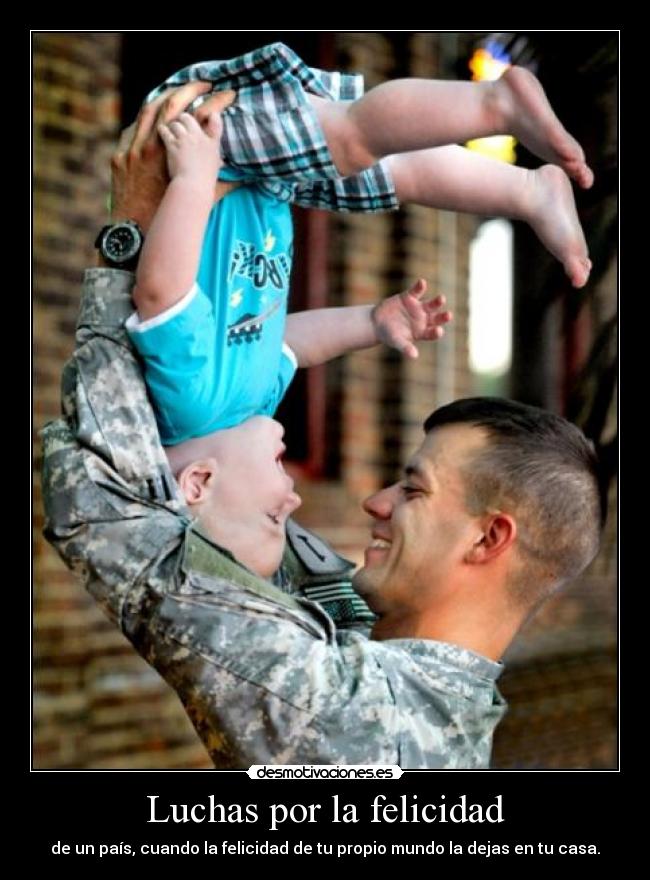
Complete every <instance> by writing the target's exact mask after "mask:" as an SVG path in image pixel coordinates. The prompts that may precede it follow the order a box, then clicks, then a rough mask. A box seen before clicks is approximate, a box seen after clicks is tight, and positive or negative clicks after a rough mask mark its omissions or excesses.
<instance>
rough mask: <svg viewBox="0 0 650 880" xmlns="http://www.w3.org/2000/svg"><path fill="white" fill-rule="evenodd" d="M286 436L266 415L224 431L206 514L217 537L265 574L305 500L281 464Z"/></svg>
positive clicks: (275, 564) (272, 569)
mask: <svg viewBox="0 0 650 880" xmlns="http://www.w3.org/2000/svg"><path fill="white" fill-rule="evenodd" d="M283 436H284V428H283V427H282V425H281V424H280V423H279V422H276V421H274V420H273V419H270V418H268V417H266V416H254V417H253V418H251V419H249V420H248V421H246V422H244V423H243V424H241V425H237V426H236V427H235V428H228V429H226V430H224V431H220V432H219V434H218V438H217V441H216V444H217V445H216V447H215V457H216V460H217V467H218V470H217V475H216V480H215V486H214V491H213V492H212V495H211V499H210V502H209V504H208V505H207V507H206V509H205V510H204V511H203V513H202V515H201V519H202V521H203V522H204V523H205V525H207V526H208V528H209V531H210V534H211V535H212V536H213V537H214V538H215V540H217V542H218V543H220V544H221V545H222V546H223V547H226V548H228V549H229V550H230V551H231V552H232V553H233V554H234V555H235V557H236V558H237V559H238V560H239V561H240V562H242V563H243V564H244V565H246V566H247V567H248V568H250V569H251V570H253V571H255V572H256V574H259V575H261V576H262V577H269V576H270V575H272V574H273V573H274V572H275V571H276V570H277V568H278V566H279V564H280V562H281V560H282V554H283V552H284V546H285V540H286V538H285V524H286V520H287V517H288V516H290V514H291V513H292V512H293V511H294V510H296V508H297V507H299V506H300V503H301V501H300V498H299V496H298V495H297V494H296V493H295V492H294V491H293V480H292V478H291V477H290V476H289V475H288V474H287V473H286V471H285V470H284V467H283V465H282V456H283V455H284V451H285V445H284V443H283V441H282V438H283Z"/></svg>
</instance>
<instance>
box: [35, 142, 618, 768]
mask: <svg viewBox="0 0 650 880" xmlns="http://www.w3.org/2000/svg"><path fill="white" fill-rule="evenodd" d="M146 153H147V151H146V150H145V151H144V153H143V154H140V153H139V152H136V151H134V152H131V153H129V154H128V159H127V160H123V159H119V158H118V159H117V160H116V161H115V162H114V174H115V177H116V181H115V183H116V187H115V190H116V196H117V198H116V200H115V204H114V210H115V212H116V214H117V215H119V216H122V217H127V216H129V217H132V216H134V215H135V214H136V213H137V212H141V219H142V214H145V213H146V212H147V211H149V209H150V208H149V207H147V205H146V204H144V203H146V202H147V200H148V199H149V198H150V197H151V194H152V193H153V192H154V191H155V190H156V186H157V184H156V173H157V172H156V171H155V162H154V163H153V164H148V162H147V160H146V159H143V158H142V155H144V154H146ZM152 169H153V170H152ZM132 286H133V276H132V275H131V274H130V273H127V272H123V271H115V270H110V269H103V268H99V269H92V270H89V271H87V272H86V276H85V282H84V292H83V298H82V304H81V313H80V317H79V324H78V330H77V348H76V351H75V353H74V355H73V358H72V359H71V361H70V362H69V363H68V364H67V366H66V368H65V371H64V376H63V417H62V418H61V419H59V420H57V421H55V422H53V423H51V424H50V425H48V426H47V427H46V428H45V430H44V443H45V454H44V473H43V480H44V495H45V501H46V515H47V527H46V535H47V537H48V539H49V540H50V541H51V542H52V543H53V544H54V545H55V546H56V547H57V549H58V551H59V552H60V554H61V556H62V557H63V559H64V560H65V561H66V563H67V564H68V565H69V566H70V567H71V568H73V569H74V570H76V571H78V572H79V573H80V574H81V575H82V576H83V577H84V580H85V582H86V586H87V588H88V589H89V590H90V592H91V593H92V595H93V596H94V597H95V598H96V599H97V600H98V601H99V602H100V603H101V604H102V606H103V607H104V608H105V610H106V611H107V612H108V614H109V615H110V616H111V617H112V619H113V620H114V621H115V622H116V623H117V624H118V625H119V626H120V627H121V629H122V631H123V632H124V634H125V635H126V636H127V638H129V640H130V641H131V642H132V643H133V645H134V646H135V648H136V649H137V650H138V651H139V652H140V653H141V654H142V656H143V657H144V658H145V659H146V660H147V661H148V662H149V663H151V665H152V666H154V668H156V669H157V670H158V671H159V672H160V674H161V675H162V676H163V677H164V678H165V679H166V680H167V681H168V682H169V684H170V685H171V686H172V687H173V688H174V689H175V690H176V692H177V693H178V695H179V697H180V698H181V700H182V701H183V704H184V706H185V708H186V710H187V712H188V715H189V717H190V718H191V720H192V722H193V723H194V725H195V728H196V730H197V732H198V734H199V736H200V737H201V739H202V741H203V743H204V744H205V746H206V748H207V750H208V751H209V753H210V755H211V757H212V760H213V762H214V765H215V767H218V768H243V767H248V766H249V765H251V764H253V763H314V764H330V763H332V764H334V763H384V764H399V765H400V766H402V767H405V768H410V769H418V768H465V769H468V768H481V767H487V766H488V764H489V757H490V749H491V742H492V735H493V731H494V728H495V726H496V724H497V723H498V721H499V719H500V718H501V717H502V715H503V713H504V711H505V704H504V701H503V699H502V698H501V696H500V695H499V692H498V690H497V687H496V679H497V678H498V676H499V674H500V672H501V669H502V666H501V663H500V657H501V656H502V654H503V652H504V651H505V649H506V648H507V646H508V644H509V643H510V641H511V640H512V638H513V637H514V636H515V634H516V632H517V631H518V629H519V627H520V626H521V624H522V623H523V622H524V620H526V619H527V617H528V616H529V615H530V614H531V612H532V611H533V610H534V608H536V607H537V605H538V604H539V603H540V602H541V601H542V600H543V599H544V598H545V597H546V596H548V595H549V594H550V593H551V592H553V591H554V590H555V589H556V588H557V587H559V586H560V585H561V584H563V583H564V582H566V581H567V580H568V579H570V578H572V577H575V576H576V575H577V574H578V573H579V572H580V571H581V570H582V569H583V568H584V567H585V566H586V565H587V564H588V563H589V561H590V560H591V559H592V558H593V556H594V555H595V553H596V552H597V548H598V543H599V534H600V529H601V525H602V519H603V512H604V505H603V502H602V498H601V497H600V495H599V489H598V481H597V477H596V460H595V456H594V453H593V449H592V447H591V445H590V444H589V442H588V441H587V440H586V439H585V438H584V436H583V435H582V434H581V432H580V431H578V429H576V428H575V427H574V426H572V425H570V424H569V423H568V422H566V421H564V420H563V419H560V418H558V417H556V416H553V415H551V414H549V413H545V412H543V411H541V410H537V409H534V408H531V407H526V406H523V405H521V404H516V403H512V402H508V401H496V400H488V399H475V400H470V401H459V402H456V403H455V404H451V405H450V406H448V407H443V408H442V409H440V410H438V411H436V412H435V413H434V414H432V416H430V418H429V419H428V420H427V422H426V423H425V431H426V434H425V438H424V441H423V443H422V445H421V447H420V449H419V450H418V451H417V452H416V453H415V455H414V456H413V457H412V458H411V459H410V461H409V463H408V465H407V467H406V469H405V471H404V477H403V479H402V480H400V481H399V482H398V483H396V484H395V485H393V486H391V487H389V488H387V489H384V490H383V491H381V492H379V493H377V494H376V495H374V496H373V497H372V498H370V499H368V501H366V503H365V508H366V510H367V511H368V512H369V513H370V514H371V515H372V516H373V517H374V519H375V525H374V527H373V542H372V544H371V545H370V547H369V548H368V549H367V551H366V559H365V565H364V567H363V568H362V569H361V570H360V572H358V574H357V575H356V577H355V584H356V586H357V587H358V589H359V591H360V592H361V593H362V594H363V595H364V596H365V598H366V599H367V601H368V604H369V606H370V607H371V609H372V610H373V611H374V612H375V613H376V614H377V616H378V618H377V620H376V621H375V622H374V625H373V628H372V638H368V633H367V627H366V631H363V626H362V625H363V623H364V615H363V607H362V606H361V605H359V606H358V607H359V608H360V609H361V610H362V613H361V614H358V615H355V613H352V614H350V613H348V611H349V609H347V607H346V601H347V600H346V599H345V598H343V599H342V600H341V601H340V602H339V603H338V606H337V600H336V598H335V599H334V602H333V606H332V607H333V608H334V610H335V613H336V612H337V611H338V612H341V608H343V609H344V611H342V612H341V613H340V614H339V616H340V617H345V616H347V618H348V622H351V623H353V624H355V625H353V626H347V627H345V626H338V625H337V624H336V623H335V622H334V621H333V619H332V617H331V616H329V615H328V614H327V613H325V611H324V610H323V609H322V607H321V606H320V605H318V604H316V603H315V602H313V601H310V600H309V599H308V598H303V597H304V596H305V595H309V590H311V591H312V593H311V595H312V597H313V598H319V597H320V596H321V595H325V598H326V599H327V595H328V593H329V594H330V595H331V594H333V593H334V594H335V593H336V590H337V586H336V585H337V584H338V583H342V584H343V587H342V589H343V592H345V590H346V589H348V588H349V584H348V577H349V569H350V566H349V564H348V563H346V561H345V560H343V559H341V557H338V556H337V555H336V554H334V553H333V552H332V551H331V550H330V549H329V548H327V547H326V545H324V544H323V542H321V541H319V539H318V538H316V536H313V535H310V534H309V533H307V532H305V531H304V530H301V529H300V528H299V527H297V526H296V525H295V524H294V523H292V522H291V520H289V521H288V524H287V536H288V541H287V543H286V546H285V539H284V530H283V529H282V528H281V527H280V526H281V523H282V521H283V519H284V517H286V516H287V515H288V513H289V512H291V510H293V509H295V507H296V506H297V504H298V503H299V499H298V498H297V496H296V495H295V493H293V487H292V485H291V484H290V482H289V481H288V480H287V478H286V475H284V474H283V473H282V472H281V471H280V470H279V469H278V467H277V461H276V458H277V453H278V449H279V448H280V447H281V428H280V426H279V425H277V423H276V422H273V421H272V420H271V419H268V418H265V417H258V418H255V419H252V420H250V421H249V422H247V423H245V424H243V425H238V426H236V427H234V428H232V429H228V430H226V431H224V432H223V437H222V439H221V440H219V439H218V438H217V440H215V444H216V445H215V446H214V447H213V448H211V449H210V450H209V453H210V454H209V455H207V456H206V455H201V457H199V458H198V459H194V460H191V459H192V458H193V457H192V456H191V455H189V459H190V460H187V461H184V462H177V463H176V465H177V466H178V467H175V470H177V472H179V473H180V475H181V477H180V479H179V481H175V480H174V479H173V477H172V472H171V470H170V466H169V463H168V461H167V458H166V456H165V454H164V452H163V449H162V447H161V446H160V443H159V439H158V434H157V430H156V424H155V419H154V417H153V413H152V411H151V408H150V405H149V403H148V400H147V396H146V391H145V387H144V383H143V379H142V375H141V372H140V368H139V365H138V362H137V360H136V358H135V356H134V354H133V351H132V349H131V347H130V345H129V341H128V337H127V335H126V331H125V329H124V322H125V320H126V318H127V317H128V315H129V314H131V312H132V304H131V299H130V294H131V289H132ZM252 444H255V450H254V451H251V446H252ZM269 505H271V507H269ZM280 559H282V564H281V565H280V569H279V573H278V574H277V575H276V576H275V577H274V578H272V579H271V578H270V577H269V575H270V573H271V572H272V571H273V570H274V569H275V568H276V567H277V566H278V563H279V561H280ZM349 595H351V594H350V593H348V596H349ZM366 621H368V622H369V620H368V618H367V617H366Z"/></svg>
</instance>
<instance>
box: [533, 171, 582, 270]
mask: <svg viewBox="0 0 650 880" xmlns="http://www.w3.org/2000/svg"><path fill="white" fill-rule="evenodd" d="M528 180H529V188H528V193H527V205H528V210H527V214H526V219H527V220H528V222H529V223H530V225H531V226H532V228H533V229H534V230H535V232H536V233H537V235H538V236H539V238H540V240H541V242H542V243H543V244H544V245H546V247H547V248H548V249H549V251H550V252H551V253H552V254H553V256H555V257H557V259H558V260H559V261H560V262H561V263H562V265H563V266H564V271H565V272H566V274H567V275H568V276H569V278H570V279H571V283H572V284H573V286H574V287H584V285H585V284H586V283H587V280H588V278H589V273H590V272H591V260H590V259H589V256H588V251H587V243H586V241H585V236H584V233H583V231H582V226H581V225H580V220H579V219H578V212H577V210H576V204H575V200H574V198H573V190H572V189H571V183H570V182H569V179H568V178H567V176H566V174H565V173H564V171H562V169H561V168H558V167H557V165H543V166H542V167H541V168H538V169H537V170H535V171H529V172H528Z"/></svg>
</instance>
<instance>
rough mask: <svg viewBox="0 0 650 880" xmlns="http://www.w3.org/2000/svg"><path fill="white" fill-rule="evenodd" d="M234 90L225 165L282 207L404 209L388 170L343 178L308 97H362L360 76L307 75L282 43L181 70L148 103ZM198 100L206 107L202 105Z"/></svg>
mask: <svg viewBox="0 0 650 880" xmlns="http://www.w3.org/2000/svg"><path fill="white" fill-rule="evenodd" d="M195 80H203V81H208V82H211V83H212V85H213V88H212V91H213V92H219V91H222V90H224V89H234V90H235V91H236V93H237V97H236V99H235V101H234V103H233V104H232V105H231V106H230V107H228V108H227V109H226V110H225V111H224V113H223V127H224V131H223V136H222V142H221V146H222V152H223V156H224V163H225V165H226V166H228V167H229V168H231V169H234V170H236V171H237V172H239V174H238V176H240V177H241V179H243V180H247V181H255V183H256V184H257V185H258V186H259V187H260V188H261V189H263V190H264V191H266V192H268V193H269V194H271V195H273V196H274V197H275V198H277V199H280V200H282V201H288V202H294V203H295V204H297V205H303V206H305V207H308V208H324V209H326V210H329V211H367V212H373V211H394V210H396V209H397V208H398V207H399V203H398V201H397V196H396V194H395V187H394V184H393V180H392V177H391V174H390V171H389V168H388V163H387V162H386V161H385V160H383V161H382V162H379V163H377V164H376V165H373V166H372V168H368V169H367V170H366V171H363V172H362V173H360V174H355V175H353V176H351V177H341V176H340V174H339V173H338V171H337V170H336V167H335V166H334V163H333V161H332V156H331V154H330V151H329V148H328V146H327V143H326V141H325V135H324V133H323V130H322V128H321V126H320V123H319V122H318V119H317V117H316V114H315V112H314V110H313V108H312V106H311V104H310V103H309V101H308V100H307V97H306V96H307V94H312V95H317V96H318V97H321V98H327V99H329V100H332V101H353V100H355V99H357V98H359V97H361V95H363V76H361V75H359V74H346V73H338V72H333V73H327V72H325V71H323V70H318V69H316V68H310V67H307V66H306V65H305V63H304V62H303V61H302V60H301V59H300V58H299V57H298V56H297V55H296V53H295V52H293V51H292V50H291V49H289V48H288V47H287V46H285V45H284V44H283V43H272V44H271V45H269V46H263V47H262V48H260V49H255V50H254V51H253V52H248V53H247V54H246V55H242V56H240V57H239V58H232V59H230V60H229V61H206V62H202V63H200V64H192V65H190V66H189V67H185V68H183V70H179V71H178V73H175V74H174V75H173V76H171V77H170V78H169V79H168V80H166V81H165V82H164V83H163V84H162V85H161V86H159V87H158V88H156V89H154V91H153V92H151V93H150V94H149V95H148V96H147V101H152V100H153V99H154V98H156V97H158V95H160V94H161V93H162V92H163V91H165V89H167V88H170V87H172V86H179V85H183V84H184V83H187V82H193V81H195ZM199 100H204V99H203V98H202V99H199Z"/></svg>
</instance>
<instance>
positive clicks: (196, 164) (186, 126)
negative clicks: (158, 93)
mask: <svg viewBox="0 0 650 880" xmlns="http://www.w3.org/2000/svg"><path fill="white" fill-rule="evenodd" d="M222 129H223V123H222V121H221V116H220V115H219V114H218V113H214V114H212V115H211V116H210V117H209V118H208V119H207V121H206V124H205V126H204V127H203V128H202V127H201V125H200V124H199V123H198V122H197V121H196V119H195V118H194V117H193V116H191V115H190V114H189V113H181V115H180V116H179V117H178V119H173V120H172V121H171V122H167V123H164V122H163V123H161V124H160V125H159V126H158V133H159V134H160V137H161V139H162V142H163V143H164V145H165V149H166V150H167V167H168V169H169V176H170V177H171V178H172V180H173V179H174V178H175V177H183V178H187V179H188V180H196V181H197V182H200V183H201V184H203V183H205V184H206V185H211V184H214V181H215V180H216V177H217V174H218V172H219V169H220V168H221V165H222V164H223V163H222V160H221V150H220V146H219V142H220V140H221V132H222Z"/></svg>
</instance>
